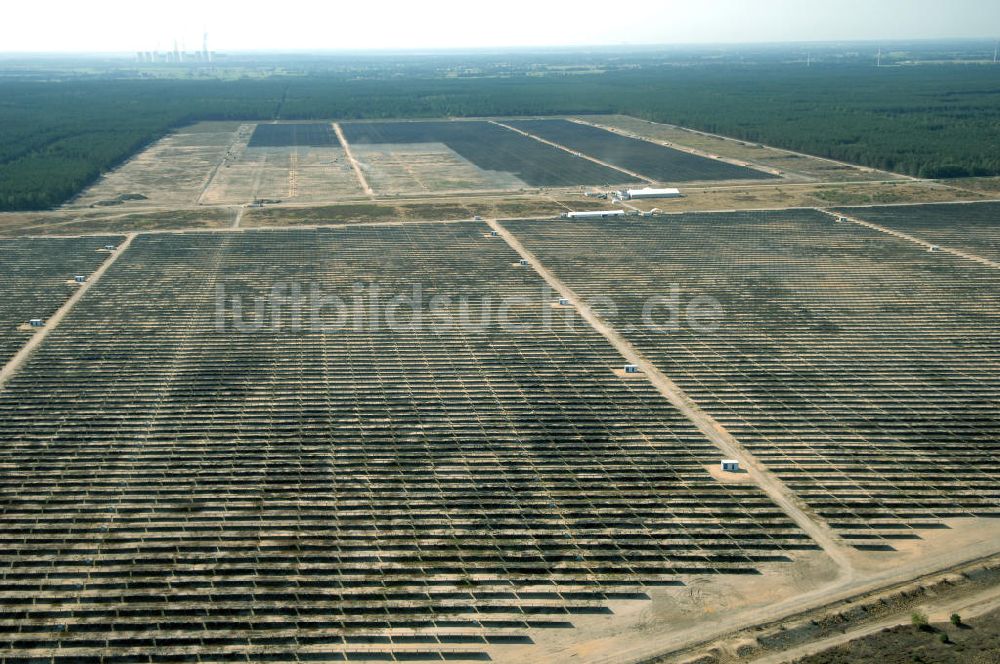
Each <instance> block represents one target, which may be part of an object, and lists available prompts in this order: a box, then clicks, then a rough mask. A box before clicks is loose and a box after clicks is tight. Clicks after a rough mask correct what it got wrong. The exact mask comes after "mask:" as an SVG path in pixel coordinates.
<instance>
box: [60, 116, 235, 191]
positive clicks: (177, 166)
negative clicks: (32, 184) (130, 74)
mask: <svg viewBox="0 0 1000 664" xmlns="http://www.w3.org/2000/svg"><path fill="white" fill-rule="evenodd" d="M250 128H251V125H241V124H239V123H236V122H202V123H199V124H195V125H191V126H190V127H185V128H183V129H180V130H178V131H177V132H175V133H172V134H170V135H169V136H167V137H165V138H163V139H162V140H160V141H157V142H156V143H154V144H153V145H152V146H150V147H149V148H148V149H146V150H145V151H143V152H140V153H139V154H138V155H136V156H135V157H133V158H132V159H130V160H128V161H127V162H125V163H124V164H122V165H121V166H120V167H118V168H117V169H115V170H114V171H112V172H110V173H108V174H106V175H105V176H104V177H102V178H101V179H100V180H99V181H98V182H97V183H96V184H95V185H94V186H92V187H90V188H89V189H87V190H86V191H84V192H83V193H82V194H80V196H78V197H77V198H76V199H74V200H73V201H72V202H71V203H69V206H70V207H74V208H77V207H91V206H97V207H106V206H107V207H112V208H113V207H115V206H117V205H121V206H129V207H134V206H142V205H150V206H164V205H177V206H186V205H193V204H194V203H195V202H197V200H198V198H199V196H201V193H202V191H203V189H204V188H205V186H206V184H207V183H208V181H209V180H210V179H211V177H212V174H213V173H214V171H215V168H216V167H217V166H218V165H219V164H221V163H222V162H223V161H224V160H225V159H226V157H227V155H228V154H229V153H230V152H231V151H232V150H234V149H238V148H239V146H240V145H242V144H245V142H246V139H247V137H248V136H249V133H250ZM120 197H125V200H122V198H120Z"/></svg>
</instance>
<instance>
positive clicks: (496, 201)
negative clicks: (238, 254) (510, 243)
mask: <svg viewBox="0 0 1000 664" xmlns="http://www.w3.org/2000/svg"><path fill="white" fill-rule="evenodd" d="M605 209H611V206H610V205H608V203H607V201H602V200H597V199H591V198H582V197H581V198H580V199H559V198H545V197H541V196H526V197H505V198H480V197H476V198H473V197H469V198H440V199H431V200H422V199H413V200H407V201H399V202H398V203H397V202H392V201H386V200H380V201H377V202H372V203H344V204H340V205H322V206H310V207H283V206H268V207H264V208H256V209H250V210H247V211H246V213H245V214H244V216H243V223H242V224H241V225H242V226H243V227H245V228H253V227H260V226H294V225H299V224H304V225H324V224H351V223H371V222H379V223H381V222H386V223H392V222H396V223H406V222H413V221H455V220H468V219H471V218H472V217H473V216H476V215H479V216H481V217H483V218H487V219H503V218H518V217H557V216H559V215H560V214H562V213H563V212H566V211H567V210H605Z"/></svg>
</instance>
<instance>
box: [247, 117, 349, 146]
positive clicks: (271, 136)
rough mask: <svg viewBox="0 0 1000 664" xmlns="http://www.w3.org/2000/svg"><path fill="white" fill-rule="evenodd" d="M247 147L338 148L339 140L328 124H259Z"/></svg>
mask: <svg viewBox="0 0 1000 664" xmlns="http://www.w3.org/2000/svg"><path fill="white" fill-rule="evenodd" d="M249 147H251V148H285V147H340V140H339V139H338V138H337V134H336V133H335V132H334V131H333V127H332V126H331V125H330V124H319V123H316V124H259V125H257V128H256V129H255V130H254V132H253V136H251V137H250V143H249Z"/></svg>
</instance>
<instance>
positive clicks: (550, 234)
mask: <svg viewBox="0 0 1000 664" xmlns="http://www.w3.org/2000/svg"><path fill="white" fill-rule="evenodd" d="M506 225H507V227H508V228H509V229H510V230H512V231H513V232H514V233H515V234H516V235H517V236H518V237H519V238H520V239H521V240H522V241H523V242H524V243H525V245H526V246H527V247H528V248H529V249H530V250H531V251H533V252H535V253H536V255H537V256H538V257H539V259H540V260H541V261H542V262H543V263H544V264H545V265H546V266H547V267H549V268H550V269H552V270H553V271H554V272H555V273H556V274H557V275H558V276H560V277H561V278H562V279H563V280H565V282H566V283H567V284H568V285H569V286H571V287H572V288H573V289H575V290H576V291H577V292H578V293H579V294H581V295H582V296H583V297H585V298H587V299H592V298H596V297H598V296H601V297H610V298H611V299H612V300H613V301H614V305H615V306H616V307H617V313H616V315H612V314H611V313H608V317H609V319H610V320H611V322H612V324H614V325H615V326H616V327H617V328H618V329H619V330H621V331H623V332H624V334H625V336H626V337H627V338H629V339H630V340H631V341H632V342H634V343H635V344H636V345H637V346H638V347H639V348H640V350H641V351H643V352H644V353H645V354H646V355H647V356H648V357H649V358H650V359H651V360H652V361H653V362H654V363H655V364H656V365H657V366H658V367H659V368H660V369H661V370H662V371H663V372H664V373H665V374H666V375H667V376H669V377H670V378H671V379H673V380H674V381H675V382H676V383H678V384H679V385H680V386H681V387H682V388H683V389H684V390H685V391H686V392H687V393H688V394H689V395H690V396H691V397H692V398H693V399H694V400H695V401H696V402H697V403H698V404H700V405H701V406H702V407H703V408H705V409H706V410H707V411H708V412H710V413H711V414H712V415H713V416H714V417H715V418H716V419H717V420H718V421H719V422H721V423H722V424H723V425H724V426H725V427H726V428H727V429H728V430H729V431H730V432H731V433H732V434H733V435H735V437H736V438H737V439H738V440H739V441H741V442H742V443H743V444H744V445H745V446H747V447H748V448H750V450H751V451H752V452H753V453H754V454H755V455H756V456H757V457H758V458H759V459H761V460H763V461H764V462H765V463H766V465H767V466H768V467H769V468H770V469H771V470H773V471H774V472H775V473H777V474H778V475H779V476H780V477H781V478H782V479H783V480H784V481H785V483H786V484H787V485H788V486H789V487H791V488H792V489H793V490H794V491H795V492H796V493H797V494H798V495H799V496H800V497H802V498H803V499H804V500H805V501H806V502H807V503H808V504H809V505H810V506H812V508H813V509H814V510H815V512H816V513H818V514H819V515H820V516H822V517H823V518H825V519H826V520H828V521H829V522H830V523H831V524H832V525H833V526H834V527H836V528H837V529H838V530H839V531H840V533H841V534H842V535H843V536H844V537H845V538H847V539H848V540H849V541H852V542H854V543H855V545H856V546H858V547H859V548H874V549H889V548H893V547H892V542H893V541H894V540H898V539H912V538H917V537H919V532H920V530H921V529H927V528H938V527H942V525H943V524H942V520H943V519H947V518H949V517H971V516H980V517H993V518H995V517H998V516H1000V484H998V483H997V481H996V470H995V469H996V467H997V465H998V464H1000V307H998V306H997V294H998V293H1000V271H997V270H995V269H990V268H987V267H984V266H982V265H979V264H977V263H975V262H973V261H969V260H966V259H962V258H958V257H956V256H954V255H950V254H944V253H929V252H927V251H926V250H925V249H924V248H922V247H920V246H919V245H916V244H914V243H911V242H907V241H904V240H900V239H898V238H895V237H891V236H888V235H886V234H884V233H880V232H878V231H874V230H871V229H867V228H864V227H861V226H858V225H856V224H849V223H837V222H835V221H834V220H833V219H832V218H831V217H829V216H827V215H824V214H822V213H819V212H816V211H806V210H788V211H780V212H743V213H732V214H690V215H677V216H674V215H671V216H669V217H663V218H657V219H654V220H635V221H633V220H616V221H607V220H600V221H593V222H590V221H588V222H570V221H566V222H531V221H517V222H507V223H506ZM674 285H676V286H677V287H678V288H679V291H678V293H677V300H676V301H672V300H671V299H670V296H671V295H672V291H671V288H672V286H674ZM652 296H666V297H667V299H665V300H661V301H659V302H655V301H651V300H650V299H649V298H650V297H652ZM699 297H710V298H715V300H717V301H718V303H719V304H720V305H721V309H722V312H723V317H722V319H721V321H720V322H719V325H718V327H717V329H714V331H713V330H712V329H711V325H708V323H709V322H710V319H704V318H701V319H699V318H697V317H695V318H694V319H688V317H687V314H688V308H689V307H690V306H691V305H695V309H699V310H701V311H710V310H711V309H710V307H708V306H707V303H706V302H705V301H704V300H702V301H698V300H697V298H699ZM650 302H652V303H653V305H654V306H652V307H651V308H647V310H646V313H647V314H649V316H650V317H649V321H650V322H653V323H655V324H657V325H659V326H661V327H660V328H659V329H656V328H652V327H649V326H647V325H645V324H644V323H643V315H644V312H643V307H644V306H648V304H649V303H650ZM675 305H676V306H677V307H679V308H678V310H679V312H680V314H681V316H680V319H679V321H678V322H679V327H678V328H677V329H670V324H671V323H672V322H673V321H672V319H671V317H670V315H669V314H670V310H671V308H672V307H674V306H675ZM602 308H603V310H604V311H606V312H610V310H609V309H608V307H607V304H604V305H602ZM692 323H694V324H692ZM695 324H697V327H696V325H695Z"/></svg>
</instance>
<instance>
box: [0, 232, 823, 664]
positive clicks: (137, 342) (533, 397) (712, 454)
mask: <svg viewBox="0 0 1000 664" xmlns="http://www.w3.org/2000/svg"><path fill="white" fill-rule="evenodd" d="M486 230H487V228H486V227H485V226H483V225H480V224H474V223H462V224H449V225H440V224H439V225H421V224H417V225H409V226H405V227H369V228H354V229H342V230H326V231H324V230H302V231H287V232H284V231H282V232H243V233H231V234H183V235H170V234H161V235H149V236H140V237H138V238H137V239H136V240H135V241H134V242H133V244H132V246H131V247H130V248H129V250H128V252H126V253H125V254H124V255H123V256H122V257H120V258H119V260H118V261H117V262H116V263H115V265H114V266H112V268H111V269H110V270H109V271H108V272H107V273H106V274H105V275H104V277H103V278H102V280H101V282H100V283H99V284H97V285H96V286H95V287H94V288H93V289H91V290H90V291H89V292H88V293H87V294H86V295H85V297H84V298H83V299H82V300H81V301H80V302H79V304H78V305H77V306H76V307H75V308H74V310H73V312H72V313H71V314H70V315H69V316H68V317H67V318H66V319H65V320H64V321H63V324H62V325H60V327H59V328H57V329H55V330H53V332H52V334H51V335H50V337H49V338H48V339H47V340H46V343H45V344H44V345H43V346H42V347H41V348H40V349H39V351H38V352H37V354H36V355H35V356H34V357H33V358H32V359H31V361H30V363H29V364H28V365H27V366H26V367H25V368H24V369H23V370H22V371H21V372H19V373H18V374H17V375H16V376H15V377H14V379H13V381H12V382H11V383H9V384H8V386H7V388H5V390H4V391H2V392H0V439H2V440H3V441H4V445H3V446H0V463H2V464H3V466H4V468H5V469H6V470H5V472H4V473H3V474H2V475H0V505H2V506H3V510H2V512H0V571H2V575H0V625H2V626H3V633H2V635H0V656H3V657H14V656H20V657H37V658H50V657H55V656H59V657H63V658H74V659H73V661H78V662H90V661H98V659H99V658H102V657H103V658H104V659H103V660H102V661H115V662H117V661H122V662H124V661H150V660H152V661H160V660H164V661H166V660H169V661H182V660H183V661H194V660H195V659H198V658H200V659H199V661H215V660H222V659H225V660H227V661H234V660H239V661H247V660H249V661H263V660H264V659H267V660H269V661H302V660H306V659H308V660H330V661H337V660H341V659H345V658H346V659H348V660H352V659H371V658H375V659H388V660H397V661H402V660H440V659H442V658H450V659H471V660H477V659H482V658H484V657H486V655H485V654H484V653H486V652H487V651H490V652H496V651H497V650H496V649H500V650H502V649H503V648H504V647H505V645H506V644H530V643H531V642H532V640H533V638H534V636H533V635H537V634H538V633H539V632H540V631H545V630H547V629H556V628H566V627H570V626H572V624H573V622H574V620H575V619H577V618H579V617H581V616H586V615H595V614H597V615H600V614H602V613H606V612H607V608H606V606H607V603H608V602H609V601H611V600H624V599H642V598H644V597H645V592H646V589H648V587H651V586H660V585H676V584H683V583H684V582H685V580H686V579H687V578H688V576H689V575H692V574H704V575H729V574H738V575H746V574H755V573H757V572H758V571H760V570H763V569H780V568H784V567H785V565H784V564H783V561H787V560H789V559H791V557H792V556H793V555H795V552H797V551H811V550H815V549H816V546H815V545H814V544H813V543H812V542H811V541H810V540H809V539H808V538H807V537H806V536H805V535H804V534H803V533H802V532H801V531H800V530H799V529H798V528H797V527H796V526H794V524H792V523H791V522H790V520H789V519H788V518H787V517H786V516H785V515H784V514H783V513H782V512H781V511H780V510H779V509H777V508H776V507H775V506H774V504H773V503H772V502H771V501H770V500H769V499H768V498H767V497H766V496H765V495H764V494H763V493H762V492H761V491H760V490H759V489H758V488H757V487H756V486H755V485H752V484H746V485H739V484H721V483H719V482H717V481H716V480H715V479H713V478H712V477H711V476H710V475H709V473H708V472H707V471H706V470H705V465H706V464H715V463H718V459H719V456H720V453H719V452H718V450H716V449H715V448H714V447H713V446H712V445H711V444H710V443H709V442H708V441H707V439H706V438H705V437H704V436H703V435H702V434H700V433H699V432H698V431H697V430H696V429H695V428H694V427H693V425H692V424H691V423H690V422H689V421H687V420H686V419H685V418H684V417H683V416H682V415H681V414H680V413H679V412H677V411H676V410H675V409H674V408H673V407H672V406H670V405H669V403H667V402H666V401H665V400H664V399H663V398H661V396H660V395H659V394H658V393H657V392H656V391H655V389H654V388H653V387H652V386H651V385H650V384H649V383H647V382H646V381H645V380H638V381H635V380H626V379H622V378H619V377H618V376H616V375H615V374H614V373H613V372H612V369H613V368H615V367H618V366H620V365H621V363H622V359H621V357H620V356H618V354H617V353H616V352H615V351H614V350H613V349H612V348H611V347H610V346H609V345H608V344H607V343H606V341H605V340H604V339H603V338H602V337H600V336H599V335H598V334H597V333H596V332H594V331H593V330H592V329H591V328H589V327H587V326H585V325H583V324H582V323H578V325H577V326H576V330H575V331H569V330H567V329H565V328H561V327H558V326H552V327H548V326H546V325H544V317H545V316H547V315H549V314H550V313H551V312H552V311H553V310H552V309H551V307H549V306H548V304H549V302H547V301H545V302H540V301H539V299H540V298H543V299H544V296H543V295H542V294H541V289H542V285H543V284H542V282H541V280H540V278H539V277H537V276H536V275H535V273H534V272H533V271H532V270H530V269H524V268H522V267H517V266H515V265H513V263H514V262H516V261H517V255H516V254H515V253H514V252H513V251H512V250H510V249H509V248H508V246H507V245H506V244H505V243H503V242H502V241H500V240H497V239H490V238H485V237H484V234H485V232H486ZM375 280H377V282H378V284H379V290H378V292H377V293H375V292H374V291H373V290H372V289H371V288H370V287H367V288H366V287H364V284H366V283H368V282H369V281H375ZM415 283H420V284H422V288H423V292H424V293H425V294H426V296H427V297H431V296H442V297H444V296H447V297H450V298H452V300H451V304H448V303H445V302H444V301H443V300H439V301H438V302H439V305H440V306H439V307H437V308H435V309H433V311H432V310H431V309H427V310H426V311H424V310H423V309H420V311H422V312H423V315H426V316H427V317H428V318H431V319H433V320H455V317H456V316H458V315H459V313H460V311H461V307H460V306H459V304H458V302H459V298H460V297H461V296H463V295H464V296H467V297H469V298H470V305H469V306H470V309H469V311H470V312H471V313H470V315H471V320H472V321H475V322H476V323H477V324H478V325H479V327H477V328H475V329H471V330H470V329H461V328H459V327H456V328H454V329H449V328H448V326H447V325H444V326H442V325H438V326H431V325H430V324H428V325H427V326H426V327H417V326H411V327H407V328H402V329H390V328H388V327H386V326H385V325H384V324H383V325H380V324H379V323H378V321H379V320H382V319H381V318H380V317H379V315H376V314H373V313H372V312H373V311H380V312H381V311H383V309H382V307H387V306H388V304H389V303H391V302H393V301H394V298H395V297H396V296H397V295H409V294H412V292H413V290H412V289H413V286H414V284H415ZM294 284H301V285H302V292H303V294H304V295H305V296H307V297H311V295H310V293H316V292H318V293H319V294H320V295H321V296H322V297H323V298H329V297H332V296H338V297H340V298H343V300H344V302H349V303H351V305H350V306H349V307H348V308H347V309H346V310H344V311H347V312H348V313H347V315H346V318H344V319H343V320H340V319H339V314H340V311H341V310H339V309H337V308H335V307H333V306H331V304H330V300H328V299H327V300H323V302H324V303H325V304H324V305H323V307H322V308H319V309H316V311H318V312H319V313H317V314H315V317H314V316H313V315H311V314H310V315H308V316H305V317H304V318H302V319H298V323H296V318H295V317H294V316H293V315H292V314H291V313H290V312H291V311H292V310H293V309H292V305H293V303H294V301H295V300H294V298H293V295H292V294H293V293H294V291H295V286H294ZM359 284H361V285H362V286H361V287H359ZM219 286H222V287H224V289H225V291H224V292H220V291H219V290H218V287H219ZM275 288H276V290H273V289H275ZM314 288H316V289H318V291H314ZM359 288H360V290H359ZM271 293H273V294H274V295H273V297H271V298H270V299H268V300H265V303H266V305H265V306H264V307H263V308H261V309H260V310H259V313H253V312H257V311H258V310H257V308H256V306H255V304H254V302H255V301H256V300H255V299H254V298H255V297H257V296H265V295H268V294H271ZM234 295H242V296H243V297H244V300H243V302H244V304H245V307H244V309H243V310H242V316H243V318H242V320H243V323H242V326H243V328H242V329H237V328H236V327H235V326H234V324H233V323H232V321H231V320H230V319H229V316H228V314H230V313H232V308H233V305H232V300H231V297H232V296H234ZM356 296H357V297H360V298H361V300H360V302H361V304H357V305H356V304H355V301H354V300H352V298H354V297H356ZM486 297H489V298H491V300H490V301H491V302H493V303H497V302H499V301H500V300H501V299H502V298H505V297H507V298H511V297H520V298H523V299H522V300H517V301H514V300H509V301H511V302H513V304H512V305H511V306H510V308H509V310H508V316H509V320H510V321H512V322H513V323H515V324H523V326H524V327H523V328H519V329H516V330H511V329H508V328H507V327H505V326H503V325H501V324H500V319H499V318H496V319H494V318H489V319H486V322H485V323H483V320H484V319H483V318H482V314H483V312H484V311H485V310H486V309H487V308H488V307H489V306H490V305H489V304H488V303H487V300H485V299H484V298H486ZM286 298H292V299H286ZM372 301H374V302H376V303H378V305H379V307H378V308H376V309H369V308H368V306H369V304H368V303H371V302H372ZM275 303H277V305H278V307H279V310H280V311H283V312H285V313H284V314H282V315H280V316H279V315H278V314H276V313H275V311H274V310H273V308H272V307H273V305H274V304H275ZM355 306H357V307H358V308H357V309H355ZM220 307H221V311H223V312H224V313H225V314H226V315H225V316H223V317H222V318H221V319H220V318H219V315H218V312H219V311H220ZM310 311H312V310H310ZM384 311H386V312H387V311H389V309H387V308H386V309H384ZM435 312H436V313H435ZM385 315H387V314H385ZM435 317H440V318H435ZM220 320H221V321H222V325H221V326H220ZM403 320H406V319H403ZM459 320H460V319H459ZM275 321H282V325H280V326H278V327H275V325H274V323H275ZM494 321H496V322H494ZM338 323H340V324H341V325H342V327H340V328H338V329H321V327H320V326H321V325H326V326H336V325H337V324H338ZM296 325H300V326H301V328H297V327H296Z"/></svg>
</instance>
